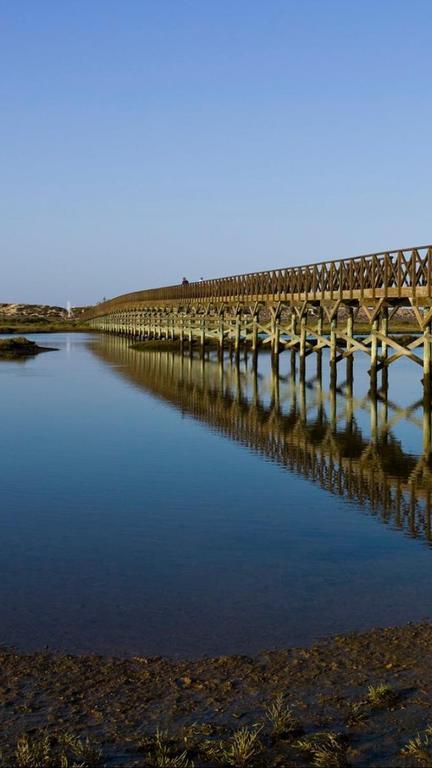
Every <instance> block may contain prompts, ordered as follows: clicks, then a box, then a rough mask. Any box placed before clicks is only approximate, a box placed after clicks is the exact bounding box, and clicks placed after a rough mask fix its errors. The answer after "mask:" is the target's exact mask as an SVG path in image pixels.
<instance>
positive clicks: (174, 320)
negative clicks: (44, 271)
mask: <svg viewBox="0 0 432 768" xmlns="http://www.w3.org/2000/svg"><path fill="white" fill-rule="evenodd" d="M401 307H409V308H410V309H411V311H412V317H413V319H414V322H415V323H416V328H417V332H416V334H415V337H414V338H409V339H408V340H407V339H404V338H403V337H402V338H401V337H398V336H397V335H395V334H394V333H392V328H391V325H392V320H393V319H394V316H395V314H396V312H397V311H398V310H399V309H400V308H401ZM359 316H360V317H362V325H364V323H365V322H366V323H367V331H366V334H364V333H363V334H361V335H360V334H359V333H358V332H357V333H356V324H358V321H359ZM88 321H89V324H90V326H91V327H92V328H94V329H98V330H100V331H105V332H109V333H115V334H124V335H127V336H128V337H131V338H134V339H140V340H144V339H161V340H162V339H170V340H178V341H179V344H180V346H181V348H182V349H185V348H189V350H191V351H192V348H193V347H194V346H195V347H200V348H201V350H202V351H203V352H204V349H205V347H206V346H208V345H210V344H211V345H217V347H218V349H219V352H220V353H221V354H222V353H223V349H224V346H229V347H230V348H232V349H233V350H234V351H235V353H236V354H239V352H240V349H241V347H242V346H244V345H246V346H247V347H248V348H250V349H251V350H252V352H253V353H254V354H255V353H256V352H257V350H258V348H259V347H260V346H264V347H268V348H270V350H271V352H272V357H273V362H274V364H275V365H277V362H278V359H279V355H280V353H281V352H283V351H284V350H291V351H292V352H293V354H295V355H299V360H300V370H301V371H302V372H304V369H305V361H306V358H307V357H308V356H309V355H310V354H311V353H318V354H320V352H321V350H322V349H323V348H325V347H328V348H329V349H330V366H331V375H332V379H333V381H336V370H337V364H338V363H339V362H340V361H341V360H348V361H350V360H352V357H353V355H354V353H357V352H362V353H365V354H366V355H368V356H369V358H370V374H371V384H372V386H373V387H376V379H377V372H378V371H379V370H380V369H382V370H383V372H384V376H385V375H386V372H387V370H388V368H389V366H390V365H391V364H392V363H394V362H395V361H396V360H398V359H400V358H401V357H405V358H408V359H409V360H410V361H412V362H413V363H415V364H417V365H420V366H422V368H423V381H424V384H425V387H427V388H428V389H430V381H431V342H432V335H431V322H432V246H430V245H428V246H421V247H416V248H404V249H400V250H395V251H386V252H383V253H373V254H368V255H365V256H357V257H355V258H349V259H339V260H335V261H323V262H319V263H316V264H310V265H306V266H299V267H288V268H286V269H275V270H270V271H267V272H254V273H250V274H244V275H236V276H234V277H222V278H218V279H212V280H202V281H200V282H195V283H190V284H187V285H171V286H168V287H164V288H154V289H150V290H144V291H137V292H134V293H128V294H124V295H122V296H118V297H116V298H114V299H111V300H110V301H105V302H103V303H101V304H98V305H96V306H95V307H94V308H93V309H92V310H91V311H90V312H89V314H88ZM363 330H364V329H363Z"/></svg>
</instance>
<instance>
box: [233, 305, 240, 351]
mask: <svg viewBox="0 0 432 768" xmlns="http://www.w3.org/2000/svg"><path fill="white" fill-rule="evenodd" d="M234 352H235V356H236V359H237V360H238V358H239V357H240V313H239V312H236V316H235V325H234Z"/></svg>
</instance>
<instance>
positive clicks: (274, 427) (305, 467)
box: [91, 335, 432, 544]
mask: <svg viewBox="0 0 432 768" xmlns="http://www.w3.org/2000/svg"><path fill="white" fill-rule="evenodd" d="M91 350H92V352H93V353H94V354H95V355H97V357H98V358H100V359H102V360H103V361H105V362H106V363H108V364H109V365H110V366H111V367H113V368H114V369H115V371H116V372H117V373H118V374H119V375H121V376H123V377H125V378H126V379H127V380H129V381H130V382H131V383H133V384H134V385H135V386H136V387H138V388H142V389H144V390H145V391H146V392H148V393H150V394H151V395H152V396H154V397H156V398H158V399H160V400H162V401H164V402H166V403H169V404H170V405H172V406H175V408H177V409H178V410H179V411H181V412H182V414H184V415H187V416H190V417H192V418H193V419H195V420H197V421H199V422H201V423H203V424H205V425H207V426H208V427H210V428H211V429H212V430H215V431H217V432H218V433H220V434H222V435H223V436H225V437H227V438H229V439H231V440H233V441H235V442H237V443H239V444H241V445H243V446H245V447H246V448H247V449H249V450H251V451H253V452H255V453H257V454H260V455H261V456H263V457H264V458H265V459H267V460H270V461H272V462H275V463H277V464H278V465H279V466H280V467H283V468H285V469H287V470H288V471H289V472H294V473H297V474H298V475H301V476H303V477H304V478H307V479H308V480H309V481H311V482H312V483H315V484H317V485H319V486H320V487H321V488H322V489H324V490H325V491H327V492H328V493H330V494H335V495H337V496H339V497H344V498H345V499H346V500H347V501H348V502H349V501H351V502H353V503H355V504H356V505H357V506H359V507H361V508H362V509H364V511H366V512H367V513H369V514H371V515H373V516H375V517H376V518H378V519H379V520H380V521H381V522H382V523H384V524H387V525H389V526H391V528H392V529H393V530H399V531H401V532H404V533H405V534H406V535H408V536H410V537H413V538H416V539H422V540H423V541H425V542H426V543H428V544H430V543H431V542H432V529H431V494H432V472H431V467H432V464H431V456H430V454H431V416H430V401H429V400H428V399H427V396H425V399H424V400H417V401H415V402H413V403H412V404H411V405H409V406H407V407H406V406H404V407H402V406H399V405H398V404H397V403H396V402H394V401H393V400H392V399H391V398H390V397H389V396H388V390H387V388H384V389H381V390H379V391H378V392H376V393H373V392H371V391H369V392H368V391H366V393H365V394H364V395H362V396H360V397H359V396H355V395H354V388H353V379H352V377H351V376H349V378H348V380H347V381H345V382H343V383H340V384H339V385H338V386H337V387H336V386H330V384H327V383H325V382H324V380H323V376H322V374H321V366H319V368H318V373H317V375H316V376H313V377H311V378H305V377H300V376H298V374H297V376H296V374H295V373H294V372H293V370H292V369H291V373H290V374H289V375H282V374H281V373H279V372H277V371H275V370H274V369H272V367H271V365H270V364H269V357H268V355H265V354H263V355H260V356H259V359H258V365H253V364H252V360H251V357H250V356H249V357H248V356H247V354H245V355H242V356H241V357H240V358H239V359H236V358H235V357H232V356H230V355H229V354H226V355H225V357H224V359H223V360H220V359H219V358H218V357H217V355H216V353H213V352H209V353H207V354H206V356H205V357H204V358H202V357H199V356H198V357H195V356H189V355H182V354H181V353H179V352H172V351H148V352H142V351H140V352H138V351H135V350H132V349H130V348H129V342H128V341H127V340H126V339H124V338H122V337H119V336H108V335H100V336H98V337H97V338H96V339H95V340H93V341H92V342H91ZM401 426H402V427H405V428H407V429H408V430H409V431H410V433H411V431H414V434H415V440H416V445H417V446H418V450H417V451H414V452H413V451H411V450H409V449H407V447H406V446H405V445H404V440H403V439H401V437H400V435H399V432H400V428H401ZM402 432H403V429H402Z"/></svg>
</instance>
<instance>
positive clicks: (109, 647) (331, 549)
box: [0, 334, 432, 656]
mask: <svg viewBox="0 0 432 768" xmlns="http://www.w3.org/2000/svg"><path fill="white" fill-rule="evenodd" d="M31 338H33V339H34V340H37V341H39V342H40V343H42V344H43V345H51V346H55V347H58V348H59V351H58V352H55V353H50V354H43V355H39V356H38V357H36V358H34V359H29V360H26V361H25V362H24V361H20V362H11V361H2V362H1V363H0V391H1V402H2V425H1V427H2V428H1V432H0V446H1V464H0V477H1V489H2V493H1V507H0V643H2V644H7V645H16V646H17V647H19V648H21V649H38V648H44V647H46V646H49V647H50V648H54V649H64V650H67V651H71V652H89V651H92V652H93V651H94V652H97V653H104V652H113V653H118V654H151V655H159V654H169V655H187V656H196V655H200V654H205V653H207V654H219V653H234V652H235V653H252V652H256V651H259V650H262V649H264V648H275V647H281V646H286V645H292V644H302V643H309V642H311V641H312V640H314V639H317V638H319V637H322V636H324V635H327V634H329V633H334V632H340V631H348V630H356V629H362V628H368V627H370V626H372V625H386V624H394V623H398V622H406V621H409V620H417V619H420V618H424V617H426V616H430V612H431V600H432V579H431V573H432V551H431V549H430V546H429V540H430V490H429V467H428V463H427V462H425V461H424V459H422V452H423V439H424V436H423V433H422V430H423V411H422V403H421V401H420V402H417V401H418V400H419V398H421V394H422V392H421V385H420V382H419V376H418V370H417V367H416V366H412V365H411V364H409V363H407V364H404V363H403V362H401V363H400V364H397V365H395V366H394V369H393V370H392V371H391V376H390V390H389V398H388V401H387V403H386V402H379V403H378V404H376V403H375V404H374V403H373V402H371V401H370V399H369V398H368V396H367V383H368V377H367V373H366V364H367V361H366V359H365V360H362V358H361V357H359V358H356V361H355V375H354V391H353V393H352V396H351V393H350V391H349V388H347V387H346V386H344V384H343V382H342V381H341V382H340V385H341V386H340V389H339V390H338V391H337V392H336V393H335V392H333V393H331V392H329V388H328V377H327V369H328V365H327V361H326V359H325V358H324V359H323V374H324V376H323V381H322V386H320V385H319V382H318V381H317V380H314V370H315V363H314V361H313V360H312V358H310V359H309V360H308V366H309V367H310V371H309V370H308V377H309V381H308V383H307V385H306V386H302V385H301V384H300V383H299V381H298V380H297V382H293V380H292V379H291V378H290V376H289V373H288V371H289V360H288V357H287V358H286V360H285V358H284V356H283V357H282V364H281V372H280V379H279V381H278V380H276V379H275V377H274V376H272V374H271V370H270V366H269V360H268V357H267V356H265V355H264V356H262V357H261V358H260V361H259V373H258V376H254V374H253V371H252V370H251V368H250V364H249V366H247V365H246V364H245V362H244V360H243V359H242V362H241V365H240V369H237V368H236V366H235V365H234V364H232V363H231V362H230V361H229V359H227V360H226V361H225V365H224V366H223V367H222V366H221V365H220V364H219V363H218V362H217V360H216V359H215V358H213V357H212V356H211V357H210V358H209V359H208V360H206V361H205V362H204V363H203V362H202V361H201V360H199V359H194V360H190V359H189V358H188V357H185V358H183V359H182V358H181V357H180V356H179V355H177V354H174V353H170V352H163V353H157V352H156V353H149V352H147V353H139V352H134V351H132V350H130V349H128V343H127V342H126V341H125V340H122V339H119V338H113V337H100V336H92V335H83V334H69V335H66V334H55V335H49V336H48V335H43V336H39V337H38V336H37V335H34V336H32V337H31ZM309 361H310V362H309ZM413 368H415V370H413Z"/></svg>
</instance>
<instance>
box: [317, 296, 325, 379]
mask: <svg viewBox="0 0 432 768" xmlns="http://www.w3.org/2000/svg"><path fill="white" fill-rule="evenodd" d="M322 327H323V308H322V307H321V306H320V307H319V308H318V320H317V334H318V336H322ZM316 355H317V368H316V377H317V379H318V382H319V383H320V384H322V349H318V351H317V353H316Z"/></svg>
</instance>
